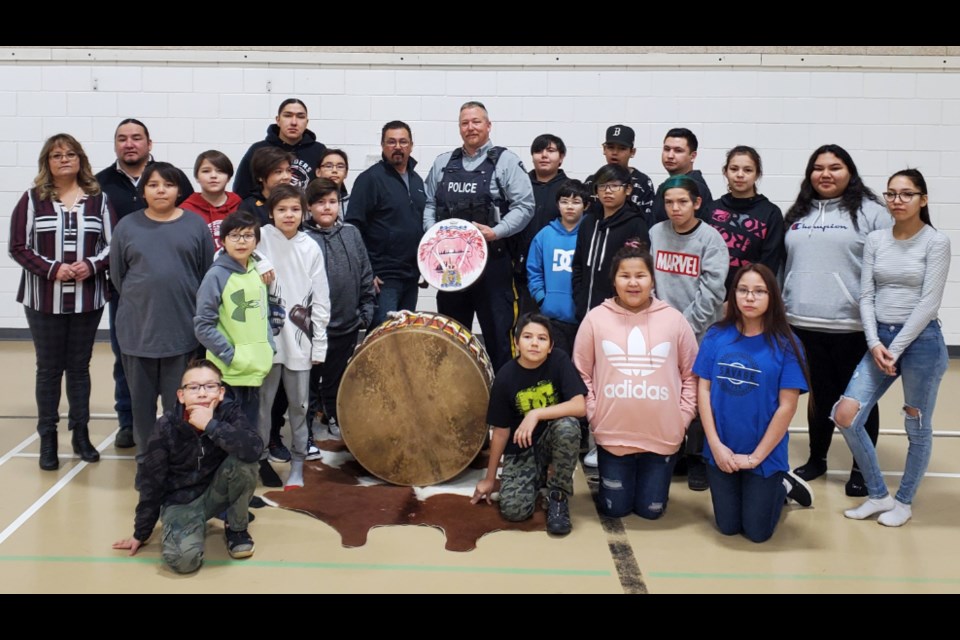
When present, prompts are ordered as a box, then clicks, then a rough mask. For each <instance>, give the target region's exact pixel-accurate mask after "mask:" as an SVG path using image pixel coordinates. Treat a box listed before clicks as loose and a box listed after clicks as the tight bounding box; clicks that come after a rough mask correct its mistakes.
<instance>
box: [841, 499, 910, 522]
mask: <svg viewBox="0 0 960 640" xmlns="http://www.w3.org/2000/svg"><path fill="white" fill-rule="evenodd" d="M896 502H897V501H896V500H894V499H893V496H891V495H888V496H886V497H885V498H879V499H876V500H875V499H873V498H870V499H868V500H867V501H866V502H864V503H863V504H862V505H860V506H859V507H857V508H856V509H847V510H846V511H844V512H843V515H845V516H846V517H848V518H850V519H851V520H866V519H867V518H869V517H870V516H872V515H876V514H878V513H883V512H885V511H890V510H891V509H893V508H894V507H895V506H896Z"/></svg>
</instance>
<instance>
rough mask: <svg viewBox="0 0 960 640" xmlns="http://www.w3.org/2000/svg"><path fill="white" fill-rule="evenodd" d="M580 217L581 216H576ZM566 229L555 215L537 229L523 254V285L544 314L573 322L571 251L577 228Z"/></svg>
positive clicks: (578, 227)
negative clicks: (525, 277)
mask: <svg viewBox="0 0 960 640" xmlns="http://www.w3.org/2000/svg"><path fill="white" fill-rule="evenodd" d="M580 221H581V222H582V221H583V218H581V219H580ZM579 229H580V222H578V223H577V226H576V227H574V228H573V230H572V231H567V229H566V228H565V227H564V226H563V223H562V222H560V219H559V218H556V219H554V220H552V221H551V222H550V224H548V225H547V226H545V227H544V228H543V229H541V230H540V232H539V233H537V235H536V236H534V238H533V242H532V243H531V244H530V254H529V255H528V256H527V288H528V289H530V295H531V296H532V297H533V299H534V300H536V301H537V304H538V305H540V311H541V312H542V313H543V314H544V315H545V316H547V317H548V318H553V319H555V320H560V321H561V322H569V323H572V324H575V323H576V322H577V316H576V313H575V311H574V304H573V253H574V251H575V250H576V248H577V231H578V230H579Z"/></svg>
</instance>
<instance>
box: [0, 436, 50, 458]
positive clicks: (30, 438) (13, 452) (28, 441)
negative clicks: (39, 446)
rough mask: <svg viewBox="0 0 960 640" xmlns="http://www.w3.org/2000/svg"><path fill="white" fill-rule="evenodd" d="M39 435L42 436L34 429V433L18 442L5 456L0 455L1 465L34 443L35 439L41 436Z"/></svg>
mask: <svg viewBox="0 0 960 640" xmlns="http://www.w3.org/2000/svg"><path fill="white" fill-rule="evenodd" d="M39 437H40V434H39V433H37V432H36V431H34V432H33V433H31V434H30V435H29V436H27V437H26V438H25V439H24V441H23V442H21V443H20V444H18V445H17V446H15V447H14V448H13V449H11V450H10V451H8V452H7V453H5V454H3V457H0V465H2V464H3V463H4V462H6V461H7V460H9V459H10V458H12V457H14V456H16V455H18V454H19V453H20V451H21V450H23V449H25V448H27V447H29V446H30V445H31V444H32V443H33V441H34V440H36V439H37V438H39Z"/></svg>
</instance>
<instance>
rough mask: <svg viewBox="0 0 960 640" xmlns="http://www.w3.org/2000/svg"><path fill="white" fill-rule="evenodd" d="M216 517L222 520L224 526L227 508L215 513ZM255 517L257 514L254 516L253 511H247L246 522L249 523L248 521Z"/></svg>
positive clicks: (225, 524)
mask: <svg viewBox="0 0 960 640" xmlns="http://www.w3.org/2000/svg"><path fill="white" fill-rule="evenodd" d="M217 517H218V518H220V519H221V520H223V526H224V527H226V526H227V510H226V509H224V510H223V511H221V512H220V513H218V514H217ZM256 519H257V516H255V515H254V514H253V511H247V522H248V523H249V522H253V521H254V520H256Z"/></svg>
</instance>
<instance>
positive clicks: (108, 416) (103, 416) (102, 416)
mask: <svg viewBox="0 0 960 640" xmlns="http://www.w3.org/2000/svg"><path fill="white" fill-rule="evenodd" d="M60 417H61V418H63V419H65V420H66V419H68V418H69V417H70V416H69V414H66V413H61V414H60ZM36 419H37V416H0V420H36ZM90 419H91V420H116V419H117V414H115V413H91V414H90Z"/></svg>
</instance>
